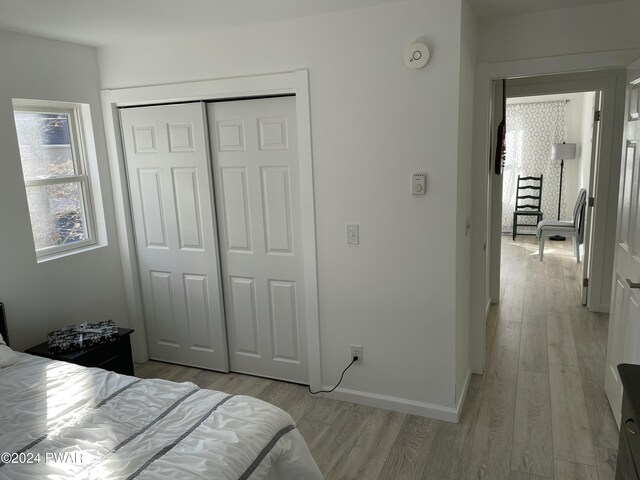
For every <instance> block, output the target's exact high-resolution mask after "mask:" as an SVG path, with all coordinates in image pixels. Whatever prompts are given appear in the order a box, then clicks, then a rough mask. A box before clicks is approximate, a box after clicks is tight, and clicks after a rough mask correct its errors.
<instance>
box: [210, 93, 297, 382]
mask: <svg viewBox="0 0 640 480" xmlns="http://www.w3.org/2000/svg"><path fill="white" fill-rule="evenodd" d="M207 109H208V119H209V122H208V123H209V138H210V141H211V155H212V159H213V165H214V169H213V178H214V190H215V198H216V211H217V216H218V231H219V240H220V251H221V263H222V273H223V291H224V298H225V314H226V325H227V337H228V347H229V361H230V365H231V370H232V371H234V372H244V373H251V374H255V375H261V376H265V377H271V378H277V379H282V380H288V381H293V382H299V383H308V363H307V348H306V345H307V342H306V334H307V333H306V321H305V317H304V311H305V303H304V302H305V299H304V267H303V255H302V234H301V209H300V191H299V180H298V178H299V171H298V150H297V134H296V109H295V97H278V98H265V99H252V100H242V101H228V102H215V103H210V104H209V105H208V107H207Z"/></svg>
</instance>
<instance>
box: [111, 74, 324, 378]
mask: <svg viewBox="0 0 640 480" xmlns="http://www.w3.org/2000/svg"><path fill="white" fill-rule="evenodd" d="M287 94H295V95H296V114H297V120H298V155H299V161H300V165H299V167H300V190H301V191H300V196H301V203H302V205H301V208H302V236H303V245H304V271H305V296H306V305H307V307H306V315H307V348H308V354H309V383H310V386H311V388H312V389H314V390H318V389H320V387H321V367H320V325H319V317H318V275H317V263H316V226H315V225H316V222H315V206H314V194H313V161H312V160H313V159H312V150H311V110H310V99H309V72H308V70H295V71H292V72H285V73H274V74H265V75H255V76H249V77H237V78H223V79H214V80H205V81H200V82H186V83H175V84H170V85H153V86H141V87H133V88H121V89H114V90H108V89H107V90H102V91H101V97H102V111H103V116H104V121H105V132H106V140H107V151H108V155H109V168H110V171H111V183H112V187H113V196H114V202H115V209H116V224H117V226H118V241H119V243H120V257H121V261H122V270H123V276H124V287H125V295H126V307H127V313H128V316H129V319H130V323H131V327H132V328H134V329H135V330H136V333H135V334H134V336H133V345H132V346H133V355H134V358H135V360H136V361H137V362H144V361H146V360H147V359H148V358H149V357H148V352H147V340H146V332H145V326H144V319H143V318H144V317H143V309H142V295H141V290H140V281H139V278H140V274H139V271H138V262H137V259H136V249H135V241H134V235H133V222H132V217H131V210H130V207H129V205H130V203H129V193H128V188H127V175H126V166H125V161H124V153H123V149H122V140H121V138H120V121H119V118H118V115H117V108H118V107H124V106H139V105H153V104H160V103H177V102H187V101H201V100H221V99H235V98H247V97H258V96H273V95H287Z"/></svg>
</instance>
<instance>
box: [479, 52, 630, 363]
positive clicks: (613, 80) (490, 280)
mask: <svg viewBox="0 0 640 480" xmlns="http://www.w3.org/2000/svg"><path fill="white" fill-rule="evenodd" d="M564 62H565V63H566V59H565V60H564ZM530 63H531V65H530V67H531V69H530V70H529V71H527V69H525V68H523V65H521V64H520V63H518V62H505V63H504V64H499V65H488V64H485V65H480V66H479V67H478V75H477V89H476V94H477V98H476V108H475V123H476V125H482V128H481V129H480V128H477V129H476V130H475V136H474V149H475V151H476V152H480V153H479V154H478V155H479V157H478V158H476V160H475V162H476V166H475V167H474V169H475V170H474V172H475V174H474V176H475V177H476V178H479V179H481V180H479V181H478V183H477V184H475V185H474V186H473V188H474V194H475V195H477V196H478V200H479V201H477V202H476V203H475V205H476V208H475V210H474V218H476V222H477V224H480V226H481V228H479V229H477V230H476V232H475V233H474V238H473V240H472V241H473V245H474V246H473V254H472V278H471V281H472V283H473V284H474V285H476V287H477V288H476V289H475V292H476V293H475V294H474V296H473V297H472V299H471V302H472V318H471V322H472V325H471V330H472V335H471V338H472V339H473V341H472V344H471V346H470V347H471V366H472V371H473V373H483V372H484V370H485V363H486V362H485V340H486V338H485V337H486V318H487V314H488V311H489V307H490V303H491V300H492V296H491V293H492V292H495V291H499V269H500V254H499V249H496V248H495V245H496V243H497V244H499V242H500V232H499V231H498V232H496V231H495V229H492V228H491V226H492V223H495V211H494V212H492V210H495V205H496V204H497V200H496V194H500V196H501V194H502V192H501V188H500V186H498V185H499V183H500V182H496V181H494V180H495V175H494V174H493V173H492V172H493V164H492V162H491V160H492V158H493V157H492V156H491V153H492V145H491V143H492V140H491V139H492V138H493V136H494V134H493V135H492V128H491V125H492V122H493V114H492V111H493V106H494V103H495V98H496V91H495V83H496V82H497V81H500V79H502V78H510V79H511V80H510V82H509V84H508V85H507V96H521V95H545V94H553V93H570V92H581V91H598V90H601V91H603V92H604V93H605V94H606V95H607V96H608V99H609V100H608V103H607V112H606V113H605V112H603V129H604V128H605V122H606V128H608V129H609V131H610V133H609V134H610V135H611V141H610V142H609V147H608V150H607V151H603V152H602V154H601V171H600V172H599V185H598V190H597V191H596V196H597V197H598V198H600V199H601V201H600V206H599V208H600V210H599V212H598V213H596V217H599V219H600V221H604V222H606V221H607V218H615V209H616V202H615V199H617V189H618V175H619V171H620V154H621V147H622V128H623V124H622V121H623V116H624V115H623V112H624V86H625V79H626V70H625V69H624V68H606V69H601V70H593V71H579V70H580V69H579V68H575V69H574V71H573V72H572V73H553V71H551V72H540V69H541V67H540V65H537V66H536V65H535V62H530ZM550 63H551V62H550ZM563 67H565V66H564V65H563ZM536 70H537V71H536ZM561 70H562V69H561V68H558V69H557V70H556V71H561ZM582 70H584V68H582ZM543 73H544V74H543ZM510 88H511V91H510ZM513 88H516V89H517V90H518V93H517V94H516V95H514V94H513ZM612 199H613V201H612ZM480 200H482V201H480ZM500 201H501V199H500ZM596 208H597V207H596ZM612 212H614V213H613V215H612ZM492 219H493V220H492ZM594 228H595V229H597V231H598V232H599V235H600V236H601V237H600V238H598V239H596V241H595V242H594V243H595V245H594V251H595V252H597V251H598V249H599V248H603V247H601V246H599V245H606V244H607V243H606V241H605V239H604V238H603V237H604V236H605V233H606V228H604V229H603V228H601V225H598V224H596V225H595V226H594ZM612 228H613V227H612ZM607 240H611V239H607ZM609 243H611V245H610V246H612V245H613V241H611V242H609ZM496 250H497V252H496ZM610 253H611V254H612V250H611V252H610ZM600 265H601V267H598V266H594V267H593V268H594V270H597V269H598V268H600V269H601V268H602V267H603V266H604V265H606V261H605V260H604V259H602V258H601V259H600ZM605 276H606V277H607V278H604V277H605ZM599 281H600V282H601V283H600V286H599V290H600V291H604V290H603V289H604V288H608V285H609V281H610V278H609V275H602V274H601V275H600V278H599ZM605 284H606V285H605ZM590 286H591V287H593V286H594V285H593V283H592V284H591V285H590ZM596 303H598V302H597V301H594V304H596ZM607 308H608V304H606V305H605V304H603V303H602V302H600V303H598V305H597V306H595V305H594V309H595V310H606V309H607Z"/></svg>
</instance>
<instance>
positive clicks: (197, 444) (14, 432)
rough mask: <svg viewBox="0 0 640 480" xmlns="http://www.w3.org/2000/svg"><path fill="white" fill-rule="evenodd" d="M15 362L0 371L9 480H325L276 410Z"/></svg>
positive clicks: (0, 429)
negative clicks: (192, 479) (196, 479)
mask: <svg viewBox="0 0 640 480" xmlns="http://www.w3.org/2000/svg"><path fill="white" fill-rule="evenodd" d="M2 330H3V325H2V322H0V333H2ZM4 334H5V335H4V338H7V336H6V330H5V331H4ZM17 355H18V357H17V362H16V363H15V364H13V365H10V366H7V367H4V368H2V369H0V454H1V455H0V457H1V458H0V479H2V480H5V479H11V480H22V479H25V480H27V479H29V480H33V479H40V478H42V479H50V480H58V479H77V480H84V479H87V480H88V479H91V480H93V479H139V480H145V479H147V480H148V479H180V480H186V479H191V478H194V479H195V478H198V479H241V480H244V479H247V480H248V479H273V480H276V479H277V480H289V479H292V480H293V479H295V480H304V479H309V480H316V479H322V475H321V473H320V471H319V470H318V467H317V465H316V464H315V462H314V460H313V458H312V457H311V454H310V452H309V449H308V448H307V445H306V444H305V442H304V440H303V438H302V436H301V435H300V433H299V432H298V430H297V429H296V428H295V424H294V423H293V420H292V419H291V417H290V416H289V415H288V414H287V413H286V412H284V411H282V410H280V409H279V408H277V407H275V406H273V405H271V404H268V403H266V402H263V401H261V400H258V399H255V398H252V397H248V396H243V395H229V394H226V393H223V392H217V391H213V390H205V389H200V388H198V387H197V386H196V385H194V384H192V383H175V382H169V381H166V380H157V379H154V380H148V379H144V380H143V379H139V378H135V377H129V376H126V375H119V374H116V373H113V372H108V371H105V370H101V369H96V368H85V367H80V366H77V365H72V364H69V363H65V362H58V361H52V360H49V359H45V358H40V357H35V356H31V355H28V354H22V353H19V354H17Z"/></svg>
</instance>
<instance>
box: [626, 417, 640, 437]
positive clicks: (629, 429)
mask: <svg viewBox="0 0 640 480" xmlns="http://www.w3.org/2000/svg"><path fill="white" fill-rule="evenodd" d="M635 423H636V422H634V421H633V418H628V419H627V420H625V421H624V428H626V429H627V432H629V433H630V434H631V435H637V434H638V432H636V431H635V430H633V429H632V428H630V427H629V424H633V425H635Z"/></svg>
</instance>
